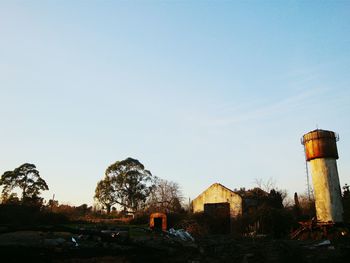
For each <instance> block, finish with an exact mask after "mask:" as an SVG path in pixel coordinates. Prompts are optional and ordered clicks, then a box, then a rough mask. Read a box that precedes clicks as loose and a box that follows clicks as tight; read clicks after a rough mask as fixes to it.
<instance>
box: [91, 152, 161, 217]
mask: <svg viewBox="0 0 350 263" xmlns="http://www.w3.org/2000/svg"><path fill="white" fill-rule="evenodd" d="M151 179H152V174H151V172H150V171H148V170H146V169H145V167H144V166H143V164H142V163H140V162H139V161H138V160H136V159H133V158H127V159H125V160H123V161H117V162H115V163H114V164H112V165H110V166H109V167H108V168H107V169H106V172H105V179H103V180H102V182H101V181H100V182H99V183H98V185H97V187H96V190H98V192H101V194H98V196H101V197H103V196H104V197H105V199H107V201H108V202H111V203H112V202H115V203H117V204H119V205H121V206H122V207H123V208H124V209H125V210H131V211H132V212H136V211H137V210H138V209H140V208H141V207H142V206H143V205H144V204H145V202H146V200H147V197H148V196H149V194H150V191H151V189H152V188H153V187H154V186H153V184H152V180H151ZM102 193H103V194H102ZM97 200H98V201H100V202H101V200H103V199H102V198H100V199H98V198H97Z"/></svg>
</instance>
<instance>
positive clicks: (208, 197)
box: [192, 184, 242, 217]
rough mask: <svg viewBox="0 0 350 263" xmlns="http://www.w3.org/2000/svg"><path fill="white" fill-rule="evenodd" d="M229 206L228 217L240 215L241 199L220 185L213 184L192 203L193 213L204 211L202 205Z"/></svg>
mask: <svg viewBox="0 0 350 263" xmlns="http://www.w3.org/2000/svg"><path fill="white" fill-rule="evenodd" d="M224 202H228V203H229V204H230V215H231V217H236V216H237V215H241V214H242V198H241V197H240V196H239V195H238V194H236V193H234V192H232V191H230V190H229V189H227V188H226V187H224V186H222V185H220V184H213V185H212V186H210V187H209V188H208V189H207V190H205V191H204V192H203V193H202V194H200V195H199V196H198V197H197V198H196V199H194V200H193V201H192V206H193V212H194V213H196V212H202V211H204V204H206V203H208V204H213V203H224Z"/></svg>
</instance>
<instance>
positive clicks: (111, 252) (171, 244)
mask: <svg viewBox="0 0 350 263" xmlns="http://www.w3.org/2000/svg"><path fill="white" fill-rule="evenodd" d="M72 238H73V239H72ZM0 255H1V256H0V259H1V262H168V263H170V262H188V263H190V262H191V263H194V262H239V263H247V262H298V263H299V262H342V263H344V262H348V260H349V258H350V241H349V240H348V239H340V240H333V241H329V240H326V241H324V240H321V241H320V240H319V241H297V240H273V239H269V238H249V239H248V238H245V239H235V238H233V237H231V236H227V235H219V236H208V237H205V238H200V239H196V240H195V241H194V242H192V241H189V240H187V241H184V240H181V239H180V238H178V237H175V236H171V235H167V234H162V233H153V232H149V231H147V230H146V229H142V228H139V229H136V228H135V229H133V230H132V231H131V232H130V230H128V231H125V229H111V230H106V231H103V232H101V231H100V230H84V229H80V230H79V231H69V229H60V231H58V230H57V229H55V230H52V229H51V230H50V229H46V230H45V229H40V230H38V229H35V230H20V231H18V230H16V231H12V230H7V231H2V233H1V234H0Z"/></svg>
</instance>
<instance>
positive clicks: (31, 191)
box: [0, 163, 49, 203]
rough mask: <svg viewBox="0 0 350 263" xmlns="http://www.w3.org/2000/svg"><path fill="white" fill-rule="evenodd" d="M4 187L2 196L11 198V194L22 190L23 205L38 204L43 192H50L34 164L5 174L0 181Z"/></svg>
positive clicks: (24, 165)
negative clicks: (26, 203)
mask: <svg viewBox="0 0 350 263" xmlns="http://www.w3.org/2000/svg"><path fill="white" fill-rule="evenodd" d="M0 185H2V186H3V189H2V195H3V196H10V193H11V192H12V191H13V190H14V189H16V188H20V189H21V193H22V203H25V202H33V201H34V202H37V201H39V200H40V198H39V195H40V192H41V191H45V190H49V187H48V186H47V184H46V182H45V180H44V179H42V178H41V177H40V174H39V171H38V170H37V169H36V167H35V165H34V164H29V163H25V164H22V165H21V166H19V167H18V168H16V169H15V170H13V171H7V172H5V173H4V174H3V175H2V176H1V179H0Z"/></svg>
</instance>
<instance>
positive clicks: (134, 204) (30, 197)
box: [0, 157, 183, 214]
mask: <svg viewBox="0 0 350 263" xmlns="http://www.w3.org/2000/svg"><path fill="white" fill-rule="evenodd" d="M0 186H2V195H1V201H2V203H3V204H4V203H12V204H23V205H36V206H41V205H42V204H43V198H41V197H40V194H41V192H42V191H47V190H49V187H48V185H47V183H46V181H45V180H44V179H43V178H42V177H41V176H40V174H39V171H38V170H37V169H36V166H35V165H34V164H30V163H25V164H22V165H20V166H19V167H17V168H15V169H14V170H13V171H6V172H5V173H4V174H3V175H2V176H1V178H0ZM18 193H20V196H18ZM94 199H95V201H96V202H97V203H99V204H100V205H102V207H103V209H105V211H106V212H107V214H109V213H110V212H111V209H112V207H113V206H116V205H117V206H119V207H120V208H121V209H122V210H123V211H124V212H126V213H133V214H134V213H136V212H138V211H155V210H157V211H163V212H177V211H180V210H181V209H183V208H182V200H183V197H182V193H181V190H180V187H179V185H178V184H177V183H175V182H172V181H168V180H165V179H161V178H159V177H157V176H154V175H152V173H151V172H150V171H149V170H146V169H145V167H144V165H143V164H142V163H141V162H140V161H138V160H136V159H133V158H130V157H129V158H126V159H125V160H122V161H116V162H115V163H113V164H111V165H110V166H108V167H107V169H106V171H105V174H104V177H103V179H101V180H99V181H98V182H97V186H96V189H95V194H94ZM54 203H55V204H54ZM57 203H58V202H57V201H55V200H49V202H48V205H49V206H53V204H54V205H56V206H57Z"/></svg>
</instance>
